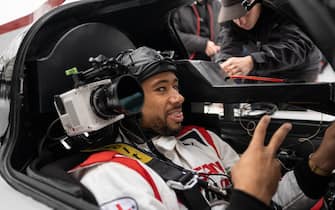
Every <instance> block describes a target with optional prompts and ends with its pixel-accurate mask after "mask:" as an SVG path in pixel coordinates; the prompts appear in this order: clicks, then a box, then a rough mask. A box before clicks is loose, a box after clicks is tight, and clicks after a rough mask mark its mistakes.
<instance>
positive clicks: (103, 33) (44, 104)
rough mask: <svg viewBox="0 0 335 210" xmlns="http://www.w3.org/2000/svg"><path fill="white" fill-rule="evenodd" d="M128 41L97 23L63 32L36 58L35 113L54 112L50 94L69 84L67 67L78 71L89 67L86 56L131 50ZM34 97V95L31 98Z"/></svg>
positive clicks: (54, 93) (65, 87) (71, 85)
mask: <svg viewBox="0 0 335 210" xmlns="http://www.w3.org/2000/svg"><path fill="white" fill-rule="evenodd" d="M134 48H135V45H134V44H133V43H132V41H131V40H130V39H129V38H128V37H127V36H126V35H125V34H124V33H122V32H121V31H120V30H118V29H117V28H115V27H113V26H111V25H107V24H104V23H99V22H91V23H85V24H81V25H78V26H76V27H74V28H72V29H71V30H69V31H68V32H66V33H65V34H64V35H63V36H62V37H61V38H60V39H59V40H58V42H57V43H56V44H55V46H54V47H53V49H52V50H51V51H50V53H49V55H48V56H46V57H43V58H39V59H38V60H36V65H35V70H36V71H35V74H36V79H37V88H36V89H37V93H36V94H37V98H38V100H37V103H38V104H36V107H38V111H39V113H46V112H53V111H55V108H54V105H53V96H54V95H56V94H61V93H63V92H66V91H67V90H69V89H71V88H72V87H73V81H72V78H71V77H68V76H66V75H65V71H66V70H67V69H70V68H73V67H76V68H77V69H78V70H79V71H83V70H86V69H88V68H90V67H91V64H90V63H89V61H88V60H89V58H90V57H96V56H98V55H100V54H101V55H104V56H106V57H113V56H116V55H117V54H118V53H119V52H121V51H123V50H126V49H134ZM35 98H36V97H35Z"/></svg>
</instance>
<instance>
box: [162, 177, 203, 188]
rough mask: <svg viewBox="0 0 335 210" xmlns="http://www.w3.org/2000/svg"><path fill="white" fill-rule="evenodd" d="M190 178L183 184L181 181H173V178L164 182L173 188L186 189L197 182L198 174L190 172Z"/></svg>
mask: <svg viewBox="0 0 335 210" xmlns="http://www.w3.org/2000/svg"><path fill="white" fill-rule="evenodd" d="M192 175H193V176H192V178H191V179H189V180H188V181H187V182H186V183H185V184H183V183H182V182H181V181H175V180H168V181H167V182H166V184H167V185H168V186H169V187H170V188H172V189H175V190H188V189H191V188H193V187H194V186H195V185H196V184H197V183H198V178H199V176H198V175H196V174H192Z"/></svg>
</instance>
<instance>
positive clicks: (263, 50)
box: [214, 1, 322, 82]
mask: <svg viewBox="0 0 335 210" xmlns="http://www.w3.org/2000/svg"><path fill="white" fill-rule="evenodd" d="M218 40H219V43H220V45H221V51H220V53H217V54H216V55H215V57H214V61H215V62H217V63H220V62H223V61H225V60H226V59H228V58H230V57H241V56H247V55H251V56H252V58H253V61H254V69H253V70H252V71H251V72H250V73H249V75H256V76H265V77H276V78H283V79H286V80H288V81H295V82H300V81H306V82H313V81H315V80H316V79H317V75H318V73H319V71H320V67H321V65H320V61H321V58H322V56H321V52H320V51H319V49H318V48H317V47H316V46H315V44H314V43H313V42H312V41H311V39H310V38H309V37H308V36H307V35H306V34H305V33H304V32H303V31H302V30H301V29H300V28H299V27H298V26H297V25H296V24H294V23H293V22H291V21H290V20H289V19H288V18H286V17H283V16H281V15H280V14H279V13H278V12H276V11H275V10H274V9H273V8H272V7H270V6H269V5H268V4H267V3H266V1H264V2H263V3H262V11H261V15H260V17H259V19H258V22H257V23H256V25H255V27H254V28H253V29H251V30H244V29H241V28H239V27H238V26H237V25H235V23H234V22H233V21H227V22H224V23H223V24H222V27H221V31H220V34H219V37H218Z"/></svg>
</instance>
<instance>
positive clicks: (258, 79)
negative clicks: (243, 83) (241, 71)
mask: <svg viewBox="0 0 335 210" xmlns="http://www.w3.org/2000/svg"><path fill="white" fill-rule="evenodd" d="M228 78H231V79H247V80H256V81H265V82H278V83H283V82H285V80H284V79H279V78H271V77H258V76H243V75H234V76H230V77H228Z"/></svg>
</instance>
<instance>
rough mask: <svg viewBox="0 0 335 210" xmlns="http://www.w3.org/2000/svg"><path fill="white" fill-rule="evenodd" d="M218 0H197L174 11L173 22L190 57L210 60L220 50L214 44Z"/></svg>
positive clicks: (217, 25)
mask: <svg viewBox="0 0 335 210" xmlns="http://www.w3.org/2000/svg"><path fill="white" fill-rule="evenodd" d="M220 7H221V5H220V1H218V0H197V1H195V2H193V3H192V4H191V5H187V6H183V7H180V8H178V9H177V11H175V13H174V24H175V27H176V29H177V32H178V34H179V36H180V38H181V41H182V43H183V44H184V46H185V48H186V50H187V52H188V54H189V58H190V59H200V60H210V58H211V57H212V56H213V55H214V54H215V53H217V52H218V51H219V50H220V46H219V45H217V44H216V38H217V35H218V33H219V24H218V22H217V19H218V14H219V11H220Z"/></svg>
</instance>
